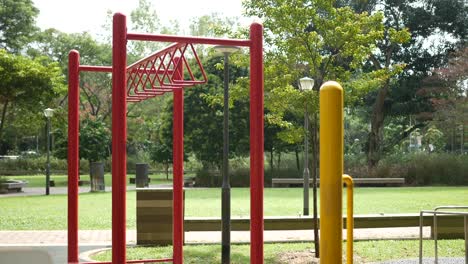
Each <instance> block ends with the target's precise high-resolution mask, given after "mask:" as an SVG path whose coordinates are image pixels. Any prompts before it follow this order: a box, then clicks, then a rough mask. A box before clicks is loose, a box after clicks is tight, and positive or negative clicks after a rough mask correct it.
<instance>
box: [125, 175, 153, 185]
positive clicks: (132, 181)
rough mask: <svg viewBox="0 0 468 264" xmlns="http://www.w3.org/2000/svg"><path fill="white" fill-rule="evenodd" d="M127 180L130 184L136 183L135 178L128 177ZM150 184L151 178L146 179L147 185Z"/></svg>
mask: <svg viewBox="0 0 468 264" xmlns="http://www.w3.org/2000/svg"><path fill="white" fill-rule="evenodd" d="M128 180H129V182H130V183H131V184H135V183H136V180H135V177H129V178H128ZM150 182H151V178H150V177H148V183H150Z"/></svg>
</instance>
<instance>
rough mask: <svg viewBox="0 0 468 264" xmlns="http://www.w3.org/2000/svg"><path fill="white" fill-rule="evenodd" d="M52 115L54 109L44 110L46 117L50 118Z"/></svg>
mask: <svg viewBox="0 0 468 264" xmlns="http://www.w3.org/2000/svg"><path fill="white" fill-rule="evenodd" d="M53 115H54V109H52V108H47V109H45V110H44V116H45V117H47V118H51V117H52V116H53Z"/></svg>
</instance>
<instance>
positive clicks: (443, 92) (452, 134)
mask: <svg viewBox="0 0 468 264" xmlns="http://www.w3.org/2000/svg"><path fill="white" fill-rule="evenodd" d="M467 78H468V47H462V48H461V49H460V50H458V51H456V52H454V53H452V54H451V55H450V58H449V61H448V63H447V64H446V65H444V66H443V67H440V68H438V69H435V70H434V71H433V74H432V75H431V76H428V77H427V78H426V79H425V80H424V81H423V87H422V88H421V89H420V90H419V91H418V93H419V94H420V95H421V96H424V97H427V98H429V99H428V100H429V101H430V102H431V103H432V106H433V108H434V112H433V113H430V116H429V118H430V120H431V121H430V123H431V125H432V127H430V128H429V129H432V130H431V131H435V132H437V131H439V133H442V132H443V134H445V135H446V138H447V141H446V142H447V146H449V147H448V149H449V150H450V151H452V152H455V150H457V152H458V150H459V151H460V153H461V154H463V153H464V148H465V133H466V127H467V126H468V98H467V87H466V84H465V83H464V82H466V79H467ZM434 125H435V126H437V127H438V128H439V129H440V130H439V129H436V128H435V127H433V126H434ZM429 129H428V131H429ZM457 130H459V131H457ZM434 134H435V135H436V137H437V136H438V135H437V133H431V134H429V135H428V140H429V141H430V142H431V143H434V142H436V141H437V140H434V139H433V140H430V139H431V138H434V136H433V135H434ZM458 135H459V136H458ZM457 141H458V144H456V143H457ZM433 145H435V144H433ZM458 146H460V147H459V148H458ZM440 150H441V149H440V147H439V148H438V149H436V151H440Z"/></svg>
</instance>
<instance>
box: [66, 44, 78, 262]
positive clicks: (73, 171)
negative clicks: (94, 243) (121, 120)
mask: <svg viewBox="0 0 468 264" xmlns="http://www.w3.org/2000/svg"><path fill="white" fill-rule="evenodd" d="M79 67H80V54H79V53H78V51H76V50H72V51H70V53H69V54H68V263H78V177H79V169H80V168H79V166H80V163H79V160H80V157H79V144H80V142H79V136H78V132H79V129H80V117H79V114H80V113H79V103H80V87H79V78H80V72H79Z"/></svg>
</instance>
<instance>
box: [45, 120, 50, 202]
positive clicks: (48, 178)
mask: <svg viewBox="0 0 468 264" xmlns="http://www.w3.org/2000/svg"><path fill="white" fill-rule="evenodd" d="M46 134H47V135H46V137H47V140H46V141H47V164H46V195H49V189H50V117H47V132H46Z"/></svg>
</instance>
